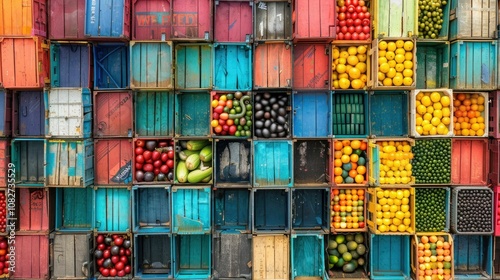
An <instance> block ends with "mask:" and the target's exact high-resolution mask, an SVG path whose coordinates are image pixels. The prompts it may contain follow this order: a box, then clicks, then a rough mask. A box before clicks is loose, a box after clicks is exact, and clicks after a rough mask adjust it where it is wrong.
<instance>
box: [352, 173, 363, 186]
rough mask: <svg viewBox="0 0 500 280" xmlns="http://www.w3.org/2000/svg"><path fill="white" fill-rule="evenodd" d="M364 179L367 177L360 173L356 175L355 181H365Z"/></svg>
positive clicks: (359, 182)
mask: <svg viewBox="0 0 500 280" xmlns="http://www.w3.org/2000/svg"><path fill="white" fill-rule="evenodd" d="M353 171H354V170H353ZM364 180H365V177H363V175H361V174H358V175H356V177H354V182H356V183H358V184H361V183H363V181H364Z"/></svg>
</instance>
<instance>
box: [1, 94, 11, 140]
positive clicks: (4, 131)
mask: <svg viewBox="0 0 500 280" xmlns="http://www.w3.org/2000/svg"><path fill="white" fill-rule="evenodd" d="M0 109H1V110H0V137H8V136H11V132H12V94H10V93H9V92H7V91H6V90H4V89H0Z"/></svg>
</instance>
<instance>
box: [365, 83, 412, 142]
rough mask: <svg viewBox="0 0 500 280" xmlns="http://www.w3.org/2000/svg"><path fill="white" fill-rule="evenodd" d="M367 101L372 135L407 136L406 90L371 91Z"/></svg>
mask: <svg viewBox="0 0 500 280" xmlns="http://www.w3.org/2000/svg"><path fill="white" fill-rule="evenodd" d="M368 103H369V111H370V112H369V115H370V116H369V119H370V135H371V136H372V137H408V133H409V131H408V118H409V116H408V92H407V91H372V92H370V97H369V102H368Z"/></svg>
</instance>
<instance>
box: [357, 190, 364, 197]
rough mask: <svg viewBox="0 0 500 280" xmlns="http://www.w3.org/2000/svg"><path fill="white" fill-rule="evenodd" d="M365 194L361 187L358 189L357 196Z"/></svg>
mask: <svg viewBox="0 0 500 280" xmlns="http://www.w3.org/2000/svg"><path fill="white" fill-rule="evenodd" d="M364 194H365V191H364V190H362V189H359V190H358V196H363V195H364ZM360 199H361V198H360Z"/></svg>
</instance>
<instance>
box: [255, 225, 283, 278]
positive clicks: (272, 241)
mask: <svg viewBox="0 0 500 280" xmlns="http://www.w3.org/2000/svg"><path fill="white" fill-rule="evenodd" d="M252 279H259V280H264V279H276V280H288V279H290V236H289V235H283V234H272V235H270V234H263V235H254V236H253V238H252Z"/></svg>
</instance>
